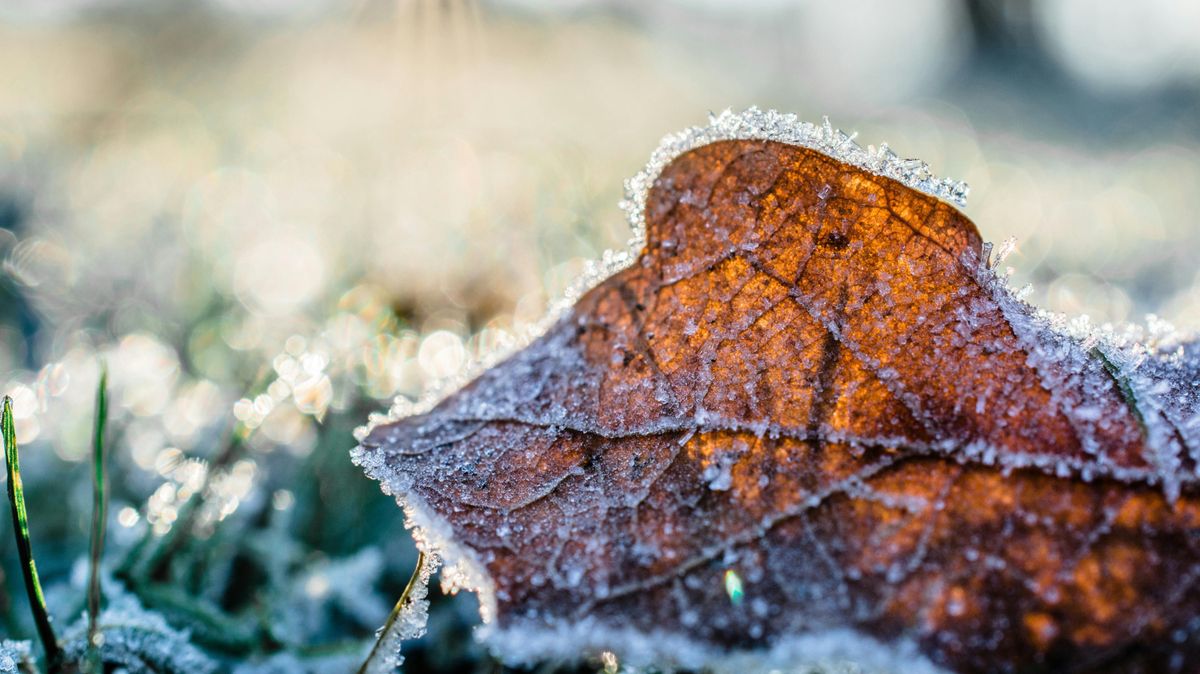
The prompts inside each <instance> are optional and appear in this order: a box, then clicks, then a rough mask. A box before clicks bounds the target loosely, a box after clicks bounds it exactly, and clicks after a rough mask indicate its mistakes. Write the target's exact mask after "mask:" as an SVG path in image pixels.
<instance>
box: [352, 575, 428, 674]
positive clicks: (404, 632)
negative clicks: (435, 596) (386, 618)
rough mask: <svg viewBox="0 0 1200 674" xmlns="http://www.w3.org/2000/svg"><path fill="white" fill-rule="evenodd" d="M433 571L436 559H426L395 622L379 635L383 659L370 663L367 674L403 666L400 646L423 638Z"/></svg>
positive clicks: (380, 672) (387, 671)
mask: <svg viewBox="0 0 1200 674" xmlns="http://www.w3.org/2000/svg"><path fill="white" fill-rule="evenodd" d="M437 567H438V561H437V558H436V557H432V556H430V555H426V558H425V563H424V564H422V566H421V568H420V570H419V571H418V576H417V578H416V580H415V582H414V583H413V585H412V589H411V590H410V591H409V594H408V597H407V598H406V599H405V602H404V606H403V607H402V608H401V609H400V614H399V615H398V616H397V617H396V621H395V622H394V623H392V625H391V626H390V628H389V629H388V631H387V633H386V634H380V635H379V638H380V643H379V650H380V651H381V652H382V653H383V656H382V657H377V658H374V659H373V660H371V663H370V666H369V667H368V668H367V672H368V674H389V673H390V672H394V671H395V670H396V668H397V667H399V666H400V665H402V664H404V656H403V655H401V654H400V650H401V645H402V643H403V642H404V641H405V640H408V639H416V638H418V637H420V636H422V635H424V634H425V626H426V624H427V623H428V622H429V579H430V578H431V577H432V576H433V573H434V571H436V570H437Z"/></svg>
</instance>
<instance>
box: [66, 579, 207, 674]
mask: <svg viewBox="0 0 1200 674" xmlns="http://www.w3.org/2000/svg"><path fill="white" fill-rule="evenodd" d="M98 622H99V625H100V635H101V637H102V638H103V642H102V644H101V646H100V655H101V658H103V660H104V663H105V665H106V670H107V669H108V668H109V667H114V666H115V668H125V669H126V670H128V671H130V672H163V673H172V674H175V673H177V674H206V673H207V672H214V671H216V669H217V665H216V663H215V662H213V661H212V660H211V659H209V657H208V656H206V655H205V654H204V653H203V652H201V651H200V650H199V649H197V648H196V647H195V646H193V645H192V644H191V643H190V641H189V639H188V637H189V634H188V632H186V631H179V630H176V629H173V628H172V627H171V626H170V625H168V624H167V621H166V620H165V619H164V618H163V617H162V616H161V615H159V614H158V613H154V612H152V611H147V610H146V609H144V608H142V606H141V604H140V603H138V601H137V599H136V598H134V597H133V595H129V594H124V593H120V594H117V595H116V596H111V597H110V599H109V605H108V608H106V609H105V610H104V611H103V612H102V613H101V614H100V616H99V621H98ZM65 637H66V645H65V646H64V648H63V652H64V655H65V656H66V658H67V659H68V661H80V660H82V659H83V658H84V656H85V654H86V652H87V617H86V615H85V616H82V617H81V618H80V620H79V621H77V622H76V623H75V624H74V625H72V626H71V627H70V629H68V630H67V632H66V634H65Z"/></svg>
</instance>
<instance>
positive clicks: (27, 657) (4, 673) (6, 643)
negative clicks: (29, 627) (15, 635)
mask: <svg viewBox="0 0 1200 674" xmlns="http://www.w3.org/2000/svg"><path fill="white" fill-rule="evenodd" d="M32 659H33V656H32V651H31V647H30V643H29V642H28V641H12V640H10V639H5V640H3V641H0V674H9V673H10V672H11V673H12V674H16V672H18V671H20V670H19V669H18V668H19V667H20V666H21V664H22V663H25V662H30V661H31V660H32Z"/></svg>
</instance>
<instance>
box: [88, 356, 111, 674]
mask: <svg viewBox="0 0 1200 674" xmlns="http://www.w3.org/2000/svg"><path fill="white" fill-rule="evenodd" d="M107 425H108V368H107V367H106V366H104V365H101V366H100V383H99V384H98V385H97V387H96V416H95V422H94V426H93V434H92V464H93V471H92V477H93V481H92V545H91V550H90V555H89V559H88V562H89V567H90V571H91V574H90V577H89V579H88V593H87V617H88V663H89V665H90V666H91V671H93V672H97V673H98V672H101V671H102V667H103V665H102V664H101V662H100V650H99V636H100V627H99V625H98V624H97V622H96V620H97V618H98V616H99V615H100V599H101V597H100V560H101V558H102V557H103V556H104V530H105V526H106V525H107V523H108V492H107V490H106V489H105V479H104V429H105V427H106V426H107Z"/></svg>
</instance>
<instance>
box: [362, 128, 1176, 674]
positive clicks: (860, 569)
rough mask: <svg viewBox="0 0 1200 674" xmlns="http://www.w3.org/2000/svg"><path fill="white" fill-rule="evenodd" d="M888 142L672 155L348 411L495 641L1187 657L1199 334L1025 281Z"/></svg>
mask: <svg viewBox="0 0 1200 674" xmlns="http://www.w3.org/2000/svg"><path fill="white" fill-rule="evenodd" d="M877 173H878V172H872V171H868V170H864V169H863V168H860V167H858V166H854V165H851V164H848V163H845V162H842V161H839V160H837V159H834V158H831V157H830V156H826V155H825V154H822V153H820V152H817V151H815V150H813V149H809V148H806V147H800V146H797V145H790V144H785V143H781V142H775V141H767V140H728V141H717V142H712V143H708V144H705V145H702V146H700V147H698V148H697V149H694V150H692V151H689V152H686V153H684V154H682V156H679V157H678V158H675V159H674V160H673V161H671V162H670V163H669V165H667V166H666V168H665V169H664V170H662V172H661V174H659V175H657V176H656V177H655V179H654V181H653V187H652V188H651V189H650V191H649V195H648V197H647V200H646V203H645V214H644V215H645V223H646V231H645V244H644V247H643V248H642V249H641V250H640V251H639V252H640V254H639V255H638V257H637V259H636V261H634V262H633V264H632V265H631V266H629V267H628V268H626V269H624V270H623V271H620V272H618V273H616V274H615V275H613V276H612V277H611V278H608V279H607V280H605V281H604V282H603V283H601V284H600V285H598V286H597V287H595V288H594V289H592V290H591V291H590V292H588V293H586V294H585V295H584V296H583V297H582V298H581V299H580V300H579V301H578V302H577V303H576V305H575V306H574V308H573V309H571V310H570V311H569V312H568V313H567V314H566V315H565V316H563V317H562V319H561V320H559V321H558V322H557V323H555V324H554V325H553V326H552V327H551V328H550V329H549V330H548V332H547V333H546V334H545V335H544V336H542V337H541V338H540V339H538V340H537V341H536V342H534V343H533V344H531V345H530V346H528V347H527V348H525V349H524V350H522V351H520V352H519V353H517V354H515V355H513V356H512V357H511V358H509V359H508V360H506V361H504V362H503V363H501V364H499V365H497V366H495V367H493V368H492V369H490V370H488V371H486V372H485V373H483V374H482V375H481V376H479V377H478V378H477V379H476V380H475V381H474V382H472V383H471V384H470V385H468V386H467V387H465V388H464V389H462V390H461V391H460V392H458V393H456V394H454V395H452V396H450V397H449V398H447V399H446V400H444V401H443V402H442V403H441V404H440V405H438V406H437V407H436V408H435V409H433V410H432V411H431V412H429V413H427V414H423V415H418V416H413V417H410V418H405V419H400V420H397V421H392V422H390V423H385V424H381V425H378V426H376V427H375V428H374V429H373V430H372V431H371V432H370V433H369V435H367V436H366V437H365V439H364V440H363V442H362V446H361V448H360V449H359V450H358V455H357V460H359V461H360V462H361V463H363V464H364V465H365V466H366V467H367V470H368V472H369V473H370V474H372V475H373V476H374V477H376V478H378V479H381V480H383V481H384V484H385V489H387V490H391V491H394V492H395V493H396V494H397V496H398V498H399V499H400V501H401V502H402V503H403V504H405V505H406V507H407V508H408V512H409V515H410V517H411V518H413V519H414V520H415V523H416V524H417V525H418V526H419V527H421V528H422V529H423V530H422V531H421V532H420V535H421V539H420V542H421V543H422V544H423V545H424V546H425V547H427V548H431V549H432V548H441V551H442V554H444V555H446V556H447V557H449V558H453V559H457V560H458V561H459V562H461V564H462V565H461V567H460V571H464V572H466V573H467V574H468V575H469V576H470V577H469V578H468V580H467V581H466V583H467V584H468V585H474V586H477V587H478V588H479V589H482V590H483V591H484V603H485V609H487V610H488V611H490V612H494V614H495V615H494V618H493V620H494V625H493V626H492V630H493V633H492V637H491V641H492V643H493V645H494V646H495V647H496V648H497V649H498V650H500V651H501V653H502V654H507V655H508V657H509V658H510V659H516V660H520V659H522V657H533V656H545V655H552V654H554V653H555V652H562V653H565V654H568V655H571V654H575V655H577V654H578V652H580V650H586V649H595V650H599V649H608V650H612V651H615V652H616V653H617V654H618V655H622V656H624V657H632V658H634V659H635V660H638V659H642V660H649V659H654V660H659V661H669V662H674V663H677V664H682V665H684V666H698V665H701V664H705V663H708V662H710V661H711V660H712V658H714V657H717V656H718V655H721V656H725V655H728V654H730V653H733V654H736V653H740V652H742V651H761V652H764V653H765V652H767V651H770V650H771V649H774V651H773V652H774V653H775V654H776V655H777V656H779V654H782V656H781V657H785V658H794V660H793V661H794V662H799V661H803V660H812V659H820V658H822V657H826V656H835V657H837V656H853V657H857V658H863V659H865V660H866V661H871V660H872V659H873V658H874V659H875V661H878V660H879V659H881V658H883V659H886V658H893V659H894V658H895V657H897V656H896V654H897V653H899V654H901V655H902V654H903V653H905V652H906V651H905V648H906V647H907V646H910V645H915V646H916V647H917V649H918V650H919V651H920V652H921V653H923V654H924V656H926V657H928V659H929V660H931V661H932V662H934V663H936V664H937V665H940V666H943V667H947V668H950V669H953V670H956V671H964V672H983V671H1022V672H1026V671H1056V672H1057V671H1168V670H1170V671H1195V670H1196V669H1197V668H1200V637H1198V636H1197V634H1196V631H1197V629H1200V621H1198V619H1197V616H1200V587H1198V586H1197V583H1196V580H1197V576H1198V575H1200V493H1198V491H1197V486H1196V485H1197V459H1198V458H1200V456H1198V455H1200V423H1198V420H1200V415H1197V412H1198V411H1200V405H1198V404H1197V397H1198V393H1197V383H1196V382H1197V377H1196V374H1197V372H1200V367H1198V366H1197V364H1196V363H1197V355H1198V351H1200V349H1198V348H1197V347H1195V346H1194V343H1191V344H1185V345H1183V346H1179V347H1178V349H1174V350H1167V349H1166V342H1165V341H1163V340H1160V341H1162V342H1163V343H1162V344H1158V345H1155V346H1144V345H1141V344H1137V343H1133V342H1130V341H1128V340H1125V341H1123V338H1121V337H1119V336H1115V335H1101V334H1096V333H1092V332H1089V331H1084V330H1074V331H1072V329H1071V328H1070V327H1069V326H1068V325H1067V324H1066V323H1065V322H1063V321H1062V320H1061V319H1055V318H1053V317H1049V316H1045V315H1041V314H1039V313H1038V312H1037V311H1036V310H1035V309H1033V308H1032V307H1029V306H1028V305H1026V304H1024V303H1022V302H1020V301H1019V300H1017V299H1015V298H1014V297H1013V296H1012V294H1011V293H1010V292H1009V290H1008V289H1007V288H1006V286H1005V284H1004V282H1003V280H1002V279H1000V278H998V277H997V276H996V275H995V274H994V273H993V272H992V271H991V270H990V269H989V268H988V266H987V264H986V260H984V259H983V258H984V257H985V254H984V252H983V251H984V247H983V244H982V242H981V239H980V236H979V233H978V232H977V231H976V229H975V227H974V225H972V223H971V222H970V221H969V220H967V219H966V218H965V217H964V216H963V215H962V214H961V213H959V212H958V211H957V210H955V209H954V208H953V207H951V206H948V205H946V204H945V203H942V202H940V201H938V200H937V199H935V198H933V197H931V196H928V195H926V194H923V193H921V192H918V191H917V190H914V189H912V188H910V187H908V186H906V185H905V184H902V183H901V182H899V181H897V180H894V179H891V178H888V177H883V176H881V175H877ZM493 604H494V605H493ZM864 636H865V637H867V638H864ZM855 649H866V650H861V651H857V652H854V651H855ZM911 658H912V659H910V660H909V663H908V664H907V665H906V664H903V663H901V664H899V665H895V664H893V665H892V666H893V667H897V668H899V671H917V669H918V665H917V663H916V661H915V660H916V659H919V656H915V655H914V656H911ZM777 659H778V658H777ZM726 662H740V661H736V660H734V661H731V660H726ZM739 666H740V665H739Z"/></svg>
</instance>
